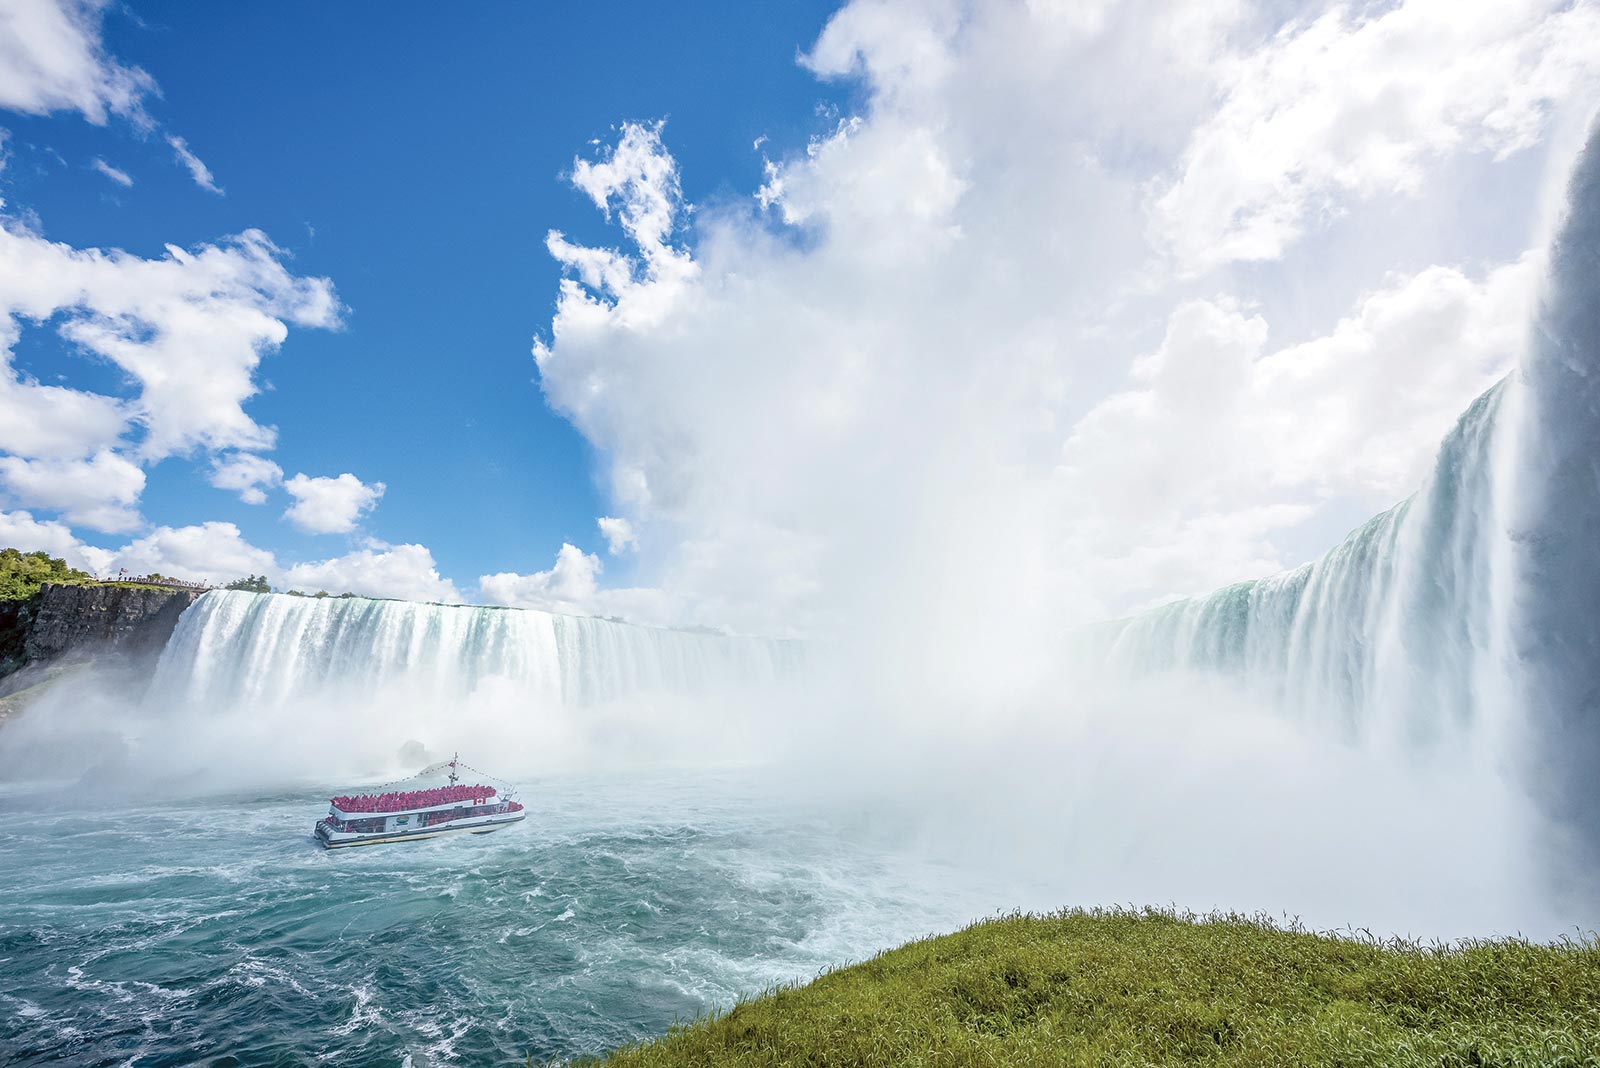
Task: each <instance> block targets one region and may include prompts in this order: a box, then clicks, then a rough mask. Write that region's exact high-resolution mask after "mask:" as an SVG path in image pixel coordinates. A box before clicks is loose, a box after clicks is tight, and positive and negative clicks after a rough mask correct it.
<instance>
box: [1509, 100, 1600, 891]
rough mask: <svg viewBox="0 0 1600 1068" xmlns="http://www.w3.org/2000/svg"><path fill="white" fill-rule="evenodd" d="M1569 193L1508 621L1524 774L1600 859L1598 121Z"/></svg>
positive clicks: (1554, 259)
mask: <svg viewBox="0 0 1600 1068" xmlns="http://www.w3.org/2000/svg"><path fill="white" fill-rule="evenodd" d="M1567 192H1568V205H1567V215H1566V218H1565V220H1564V221H1563V223H1562V226H1561V229H1560V232H1559V233H1558V235H1557V237H1556V239H1555V241H1554V243H1553V244H1552V245H1551V248H1550V268H1549V276H1548V280H1547V282H1546V285H1545V289H1544V293H1543V295H1542V299H1541V300H1540V303H1539V311H1538V315H1537V316H1536V317H1535V320H1534V329H1533V333H1532V338H1531V341H1530V344H1529V347H1528V353H1527V356H1526V358H1525V359H1524V360H1523V363H1522V367H1521V378H1522V382H1523V383H1524V385H1525V390H1524V392H1525V394H1526V397H1527V403H1526V410H1525V413H1524V418H1523V419H1522V420H1521V429H1520V435H1519V441H1518V446H1519V456H1518V459H1517V479H1516V483H1515V486H1514V489H1513V498H1512V507H1511V511H1510V539H1511V545H1512V560H1513V567H1514V570H1513V573H1512V576H1511V588H1512V591H1513V594H1512V597H1511V602H1512V603H1511V605H1510V631H1511V635H1512V641H1513V643H1514V647H1515V648H1514V651H1515V655H1516V662H1517V666H1518V687H1519V697H1520V700H1521V704H1522V707H1523V708H1525V709H1526V714H1527V717H1528V719H1529V723H1530V727H1531V733H1532V735H1533V738H1534V744H1533V746H1532V752H1531V754H1530V757H1531V760H1532V762H1533V765H1534V766H1535V767H1536V768H1537V769H1538V774H1537V775H1533V776H1530V780H1531V781H1532V782H1533V784H1534V785H1535V787H1536V789H1537V790H1538V792H1539V793H1540V794H1541V795H1542V796H1543V797H1544V799H1545V801H1546V803H1547V805H1548V806H1549V807H1552V808H1553V809H1555V810H1556V811H1557V812H1558V813H1559V815H1560V816H1561V817H1562V818H1564V819H1566V820H1567V821H1569V822H1570V823H1571V824H1573V825H1574V827H1575V828H1576V829H1577V831H1578V833H1579V835H1580V836H1581V838H1582V840H1583V841H1585V842H1587V843H1590V844H1591V848H1592V849H1593V850H1594V852H1595V853H1596V854H1597V857H1596V859H1597V861H1600V784H1597V781H1596V778H1595V775H1596V772H1597V770H1600V381H1597V376H1600V125H1597V126H1596V128H1595V129H1594V130H1593V131H1592V132H1591V133H1590V137H1589V143H1588V145H1587V146H1586V148H1585V149H1584V152H1583V155H1582V156H1581V157H1580V159H1579V161H1578V165H1577V168H1576V169H1575V171H1574V172H1573V176H1572V180H1571V183H1570V184H1569V186H1568V191H1567Z"/></svg>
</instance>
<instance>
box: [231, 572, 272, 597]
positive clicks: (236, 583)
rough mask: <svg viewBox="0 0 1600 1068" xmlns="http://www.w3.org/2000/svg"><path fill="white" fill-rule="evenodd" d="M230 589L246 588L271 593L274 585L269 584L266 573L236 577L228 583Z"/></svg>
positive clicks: (248, 590) (251, 590) (250, 590)
mask: <svg viewBox="0 0 1600 1068" xmlns="http://www.w3.org/2000/svg"><path fill="white" fill-rule="evenodd" d="M227 588H228V589H230V590H245V591H246V592H249V593H271V592H272V587H271V586H269V585H267V576H265V575H246V576H245V577H244V578H242V579H234V580H233V581H232V582H230V583H228V587H227Z"/></svg>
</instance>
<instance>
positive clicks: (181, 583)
mask: <svg viewBox="0 0 1600 1068" xmlns="http://www.w3.org/2000/svg"><path fill="white" fill-rule="evenodd" d="M99 581H100V582H103V583H105V584H107V585H115V584H117V583H120V582H131V583H134V584H136V585H139V586H162V587H164V588H166V589H169V590H199V591H201V592H202V593H203V592H205V591H206V590H220V589H221V588H222V587H221V586H213V585H211V584H210V583H208V582H187V581H185V580H183V579H175V578H167V577H166V576H165V575H160V576H156V577H152V576H150V575H118V576H117V577H116V578H108V579H100V580H99Z"/></svg>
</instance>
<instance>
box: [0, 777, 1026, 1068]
mask: <svg viewBox="0 0 1600 1068" xmlns="http://www.w3.org/2000/svg"><path fill="white" fill-rule="evenodd" d="M328 792H331V788H330V790H329V791H318V792H316V793H304V794H295V795H278V796H266V797H226V798H201V799H188V800H183V801H164V802H163V801H152V802H148V803H132V804H129V803H127V802H126V801H125V800H116V801H112V800H107V801H105V802H103V803H98V804H91V803H86V802H85V801H84V800H83V799H82V798H75V797H74V796H73V795H70V794H66V793H60V794H54V795H40V794H39V793H38V792H22V791H18V790H12V791H10V792H8V793H7V794H5V795H4V796H0V820H3V821H4V826H5V827H6V834H5V836H4V837H0V1063H5V1064H8V1065H30V1064H83V1065H95V1064H104V1065H113V1064H129V1065H143V1066H155V1065H179V1064H183V1065H187V1064H217V1065H223V1064H283V1065H289V1064H297V1065H298V1064H313V1063H320V1062H324V1061H326V1062H327V1063H335V1064H340V1065H388V1066H395V1068H398V1066H400V1065H403V1064H410V1065H412V1066H413V1068H421V1066H424V1065H447V1064H472V1065H494V1064H512V1063H515V1064H521V1063H523V1060H524V1058H525V1057H526V1056H527V1055H528V1054H529V1053H532V1055H533V1057H534V1058H535V1060H538V1059H541V1058H564V1057H571V1056H576V1055H582V1054H593V1053H599V1052H602V1051H605V1050H608V1049H611V1048H614V1047H616V1046H617V1045H620V1044H622V1043H626V1042H629V1041H632V1040H635V1039H638V1038H641V1037H644V1036H649V1035H654V1034H658V1033H660V1032H662V1031H663V1030H665V1029H666V1028H667V1027H668V1026H670V1025H671V1024H672V1023H673V1022H674V1021H677V1020H683V1019H686V1018H689V1017H693V1016H695V1015H696V1014H699V1013H703V1012H706V1011H708V1010H714V1009H717V1008H722V1007H726V1006H727V1005H729V1004H731V1003H732V1001H733V1000H734V999H735V998H736V997H738V996H739V995H741V994H749V993H754V992H758V991H760V990H762V989H763V988H765V987H767V986H769V985H771V984H773V983H777V982H781V981H791V980H798V979H807V978H810V977H811V976H813V975H815V974H816V973H817V972H818V971H819V970H821V969H823V968H825V967H827V966H829V965H833V964H837V963H841V962H846V961H850V960H855V959H860V958H862V957H864V956H867V955H870V954H871V953H873V952H875V951H876V950H878V949H881V948H884V947H886V946H889V945H893V944H898V943H899V942H901V941H904V940H906V939H907V938H910V937H915V936H917V935H921V934H926V933H929V932H932V931H935V930H943V929H948V928H950V927H953V926H956V925H959V924H960V923H962V922H965V921H966V920H968V919H971V918H973V917H974V916H977V915H980V914H982V913H985V912H989V911H992V910H993V909H995V908H1001V907H1007V906H1008V905H1009V904H1010V902H1009V901H1007V900H1005V897H1006V894H1007V890H1006V889H1005V888H1002V887H995V886H982V885H980V884H978V883H976V882H974V881H973V879H972V878H971V877H967V876H962V875H961V874H960V873H958V872H956V871H953V870H949V869H946V868H943V867H941V866H940V865H938V864H937V863H934V862H932V861H925V860H918V859H916V858H915V857H913V856H909V855H906V854H903V853H900V852H899V851H897V850H895V849H893V848H886V843H885V841H884V840H883V839H881V838H880V837H878V836H877V835H876V834H875V833H874V832H873V831H872V830H871V829H870V828H867V827H865V826H863V825H861V824H859V823H854V822H852V821H849V820H845V819H842V818H838V817H836V816H835V815H833V814H831V813H829V812H828V811H826V810H824V809H820V808H818V809H812V810H807V809H806V808H805V807H804V806H799V807H797V806H796V805H795V804H794V803H793V799H792V798H791V799H789V800H787V801H785V802H784V803H782V804H778V803H776V802H775V801H770V800H766V798H767V796H768V794H767V791H766V790H764V789H763V787H762V784H761V783H760V781H759V777H756V776H728V775H719V776H714V777H708V776H693V775H687V774H686V775H681V776H666V777H661V776H657V777H653V778H650V779H645V780H634V781H627V782H619V781H613V780H601V779H592V780H563V781H551V782H544V783H539V784H536V785H534V786H533V787H532V788H531V789H525V791H524V797H525V799H526V800H527V801H529V803H530V804H529V807H530V819H529V820H527V821H526V822H525V823H524V824H522V825H520V826H518V827H515V828H511V829H507V830H503V831H500V832H497V833H495V834H491V835H483V836H461V837H453V838H445V839H437V840H432V841H428V842H420V843H411V844H406V845H396V846H386V847H374V848H370V849H358V850H347V851H340V852H334V853H329V852H325V851H323V850H321V849H319V848H317V847H316V846H315V845H314V844H313V843H312V841H311V840H310V837H309V831H310V828H311V825H312V822H313V820H314V819H315V818H316V817H317V816H318V815H319V814H320V813H321V812H322V811H323V810H324V809H325V807H326V797H327V794H328Z"/></svg>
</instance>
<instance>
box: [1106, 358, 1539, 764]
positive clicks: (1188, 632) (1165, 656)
mask: <svg viewBox="0 0 1600 1068" xmlns="http://www.w3.org/2000/svg"><path fill="white" fill-rule="evenodd" d="M1510 386H1511V383H1510V382H1502V383H1501V384H1500V385H1498V386H1496V387H1495V388H1493V389H1491V390H1490V391H1489V392H1488V393H1486V394H1484V395H1483V396H1482V397H1480V398H1478V400H1477V401H1476V402H1475V403H1474V404H1473V405H1472V406H1471V407H1470V408H1469V409H1468V410H1467V412H1466V414H1464V415H1463V416H1462V417H1461V419H1460V421H1459V422H1458V423H1457V424H1456V426H1455V428H1454V430H1452V431H1451V433H1450V435H1449V436H1448V437H1447V438H1446V439H1445V441H1444V443H1443V444H1442V445H1441V447H1440V449H1439V453H1438V457H1437V459H1436V461H1435V463H1434V467H1433V470H1432V472H1431V474H1430V475H1429V477H1428V480H1427V482H1426V483H1425V484H1424V486H1423V487H1422V488H1421V489H1420V490H1419V491H1418V492H1417V493H1416V494H1415V495H1414V496H1412V497H1411V498H1409V499H1408V500H1406V501H1403V502H1402V503H1400V504H1399V505H1397V506H1396V507H1394V508H1392V509H1390V510H1389V511H1387V512H1384V513H1382V514H1381V515H1378V516H1376V517H1374V518H1373V519H1371V520H1369V521H1368V522H1367V523H1366V524H1365V525H1363V526H1362V527H1360V528H1359V529H1358V530H1356V531H1354V532H1352V533H1351V534H1350V535H1349V536H1348V537H1347V538H1345V540H1344V541H1343V542H1341V543H1340V544H1339V545H1338V546H1336V547H1335V548H1334V549H1333V550H1332V551H1330V552H1328V553H1327V554H1326V555H1324V556H1323V557H1322V558H1321V559H1318V560H1316V561H1314V562H1312V563H1309V564H1305V565H1303V566H1301V567H1299V568H1296V569H1294V570H1292V571H1288V572H1284V573H1283V574H1280V575H1274V576H1271V577H1269V578H1264V579H1258V580H1255V581H1251V582H1241V583H1238V584H1236V585H1233V586H1228V587H1226V588H1224V589H1221V590H1218V591H1217V592H1215V593H1213V594H1211V595H1209V596H1206V597H1200V598H1194V599H1190V600H1185V601H1179V602H1176V603H1174V604H1170V605H1165V606H1163V607H1161V608H1157V609H1154V610H1152V611H1150V612H1146V613H1144V614H1143V615H1140V616H1136V617H1134V618H1133V619H1130V620H1127V621H1125V622H1124V623H1121V624H1116V625H1113V627H1112V631H1111V633H1110V635H1109V636H1107V637H1106V638H1104V639H1103V640H1107V641H1108V645H1107V646H1106V654H1107V656H1108V657H1109V659H1110V661H1111V662H1112V663H1113V664H1114V665H1115V666H1117V667H1118V668H1120V669H1123V670H1127V671H1131V672H1138V673H1145V672H1150V671H1171V670H1184V671H1202V672H1217V673H1224V674H1229V675H1234V676H1237V677H1239V678H1240V679H1241V680H1243V682H1244V683H1245V685H1246V686H1247V687H1249V688H1251V689H1252V690H1254V691H1256V693H1257V694H1258V695H1259V696H1260V697H1261V698H1263V699H1264V700H1265V701H1268V702H1270V703H1271V704H1272V705H1274V706H1275V707H1278V708H1280V709H1284V710H1286V712H1287V713H1288V714H1290V715H1295V716H1300V717H1304V718H1307V719H1310V720H1315V721H1318V722H1320V723H1321V724H1322V725H1324V726H1329V727H1331V728H1333V729H1335V730H1337V731H1338V732H1340V733H1343V734H1346V735H1365V734H1373V733H1387V734H1390V735H1395V736H1403V737H1409V738H1413V739H1414V738H1417V737H1431V736H1434V735H1437V734H1438V733H1440V732H1443V731H1447V730H1452V729H1455V728H1471V727H1474V726H1485V725H1488V724H1491V723H1493V722H1494V721H1495V719H1496V718H1497V716H1498V715H1499V713H1500V712H1501V711H1502V709H1503V701H1504V694H1505V682H1504V679H1505V665H1504V649H1503V646H1504V641H1503V639H1502V638H1501V637H1500V628H1499V627H1498V626H1497V623H1496V620H1497V618H1498V617H1499V613H1500V612H1501V611H1502V610H1503V608H1504V606H1503V605H1497V604H1496V603H1495V602H1496V589H1497V584H1496V582H1495V570H1496V567H1497V562H1498V561H1499V560H1500V558H1501V555H1502V554H1501V552H1500V550H1499V540H1500V539H1499V537H1498V535H1497V530H1498V527H1499V524H1500V519H1499V516H1500V515H1501V512H1502V508H1503V502H1502V501H1501V500H1500V496H1501V494H1500V492H1499V489H1498V484H1497V480H1496V479H1495V478H1494V477H1493V472H1494V470H1495V468H1496V466H1497V458H1496V457H1497V451H1498V450H1499V449H1501V448H1503V447H1504V446H1505V444H1506V434H1505V432H1504V426H1505V424H1506V419H1505V414H1506V411H1507V408H1508V397H1507V392H1508V387H1510Z"/></svg>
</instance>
